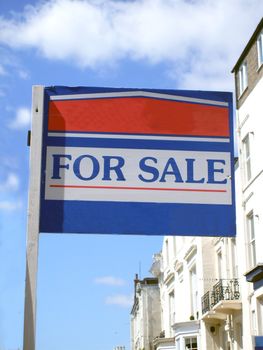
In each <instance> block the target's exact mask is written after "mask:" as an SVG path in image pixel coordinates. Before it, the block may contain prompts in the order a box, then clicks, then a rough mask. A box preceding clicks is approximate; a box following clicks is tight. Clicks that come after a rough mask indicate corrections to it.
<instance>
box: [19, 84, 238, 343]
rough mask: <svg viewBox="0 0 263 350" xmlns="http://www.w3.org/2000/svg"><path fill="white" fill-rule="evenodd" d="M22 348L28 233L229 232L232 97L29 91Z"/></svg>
mask: <svg viewBox="0 0 263 350" xmlns="http://www.w3.org/2000/svg"><path fill="white" fill-rule="evenodd" d="M32 108H33V112H32V140H31V152H30V186H29V208H28V232H27V258H26V292H25V313H24V315H25V316H24V348H23V349H24V350H35V333H36V285H37V263H38V261H37V260H38V237H39V233H40V232H46V233H100V234H137V235H169V234H170V235H184V236H223V237H231V236H235V190H234V144H233V111H232V94H231V93H227V92H211V91H180V90H156V89H116V88H89V87H76V88H71V87H65V86H53V87H46V88H43V87H42V86H35V87H34V88H33V107H32Z"/></svg>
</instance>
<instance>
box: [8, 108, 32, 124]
mask: <svg viewBox="0 0 263 350" xmlns="http://www.w3.org/2000/svg"><path fill="white" fill-rule="evenodd" d="M30 120H31V111H30V109H29V108H25V107H20V108H18V109H17V111H16V116H15V118H14V120H12V122H11V123H10V124H9V127H10V128H11V129H23V128H26V127H28V126H29V125H30Z"/></svg>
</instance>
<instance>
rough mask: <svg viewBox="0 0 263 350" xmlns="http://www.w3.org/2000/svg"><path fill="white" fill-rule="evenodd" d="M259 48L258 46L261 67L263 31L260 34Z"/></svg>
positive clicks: (262, 61) (262, 59) (262, 60)
mask: <svg viewBox="0 0 263 350" xmlns="http://www.w3.org/2000/svg"><path fill="white" fill-rule="evenodd" d="M257 48H258V66H259V67H260V66H261V65H262V63H263V31H262V32H261V33H260V34H259V36H258V40H257Z"/></svg>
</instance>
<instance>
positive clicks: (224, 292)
mask: <svg viewBox="0 0 263 350" xmlns="http://www.w3.org/2000/svg"><path fill="white" fill-rule="evenodd" d="M240 309H241V301H240V290H239V282H238V280H237V279H231V280H227V279H220V280H219V281H218V282H217V283H216V284H215V285H214V286H213V288H212V290H211V291H208V292H206V293H205V294H204V295H203V297H202V314H203V317H202V318H203V319H211V318H215V319H225V317H226V316H225V315H227V314H229V313H232V312H233V311H234V310H240Z"/></svg>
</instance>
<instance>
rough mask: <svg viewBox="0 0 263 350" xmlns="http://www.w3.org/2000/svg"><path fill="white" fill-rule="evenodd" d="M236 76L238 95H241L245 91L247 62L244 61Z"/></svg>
mask: <svg viewBox="0 0 263 350" xmlns="http://www.w3.org/2000/svg"><path fill="white" fill-rule="evenodd" d="M238 77H239V96H241V95H242V93H243V92H244V91H245V89H246V87H247V82H248V80H247V62H244V63H243V64H242V65H241V67H240V68H239V71H238Z"/></svg>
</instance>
